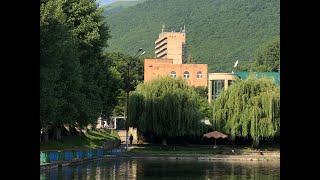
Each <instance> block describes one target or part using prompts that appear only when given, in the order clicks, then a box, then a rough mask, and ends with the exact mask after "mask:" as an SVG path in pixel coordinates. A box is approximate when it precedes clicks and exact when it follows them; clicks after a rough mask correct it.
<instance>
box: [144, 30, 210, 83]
mask: <svg viewBox="0 0 320 180" xmlns="http://www.w3.org/2000/svg"><path fill="white" fill-rule="evenodd" d="M185 40H186V39H185V32H162V33H160V35H159V38H158V39H157V40H156V41H155V56H156V58H154V59H145V60H144V82H148V81H150V80H153V79H155V78H158V77H163V76H169V77H172V78H183V79H186V81H187V83H188V84H189V85H191V86H202V87H207V86H208V65H207V64H185V63H184V62H185V60H184V58H185V50H184V46H185Z"/></svg>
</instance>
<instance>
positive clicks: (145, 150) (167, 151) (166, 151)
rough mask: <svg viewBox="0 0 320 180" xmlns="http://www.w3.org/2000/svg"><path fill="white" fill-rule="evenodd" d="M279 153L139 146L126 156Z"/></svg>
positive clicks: (276, 149) (272, 149)
mask: <svg viewBox="0 0 320 180" xmlns="http://www.w3.org/2000/svg"><path fill="white" fill-rule="evenodd" d="M260 150H261V151H262V152H264V153H278V152H279V151H280V149H279V147H262V148H260V149H255V148H251V147H247V146H225V145H224V146H218V147H217V148H215V149H214V148H213V147H212V146H207V145H190V146H156V145H151V146H150V145H138V146H132V148H131V149H130V151H128V152H127V153H126V155H132V156H135V155H137V156H143V155H148V156H162V155H218V154H221V155H244V154H254V153H259V152H260Z"/></svg>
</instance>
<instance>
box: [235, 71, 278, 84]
mask: <svg viewBox="0 0 320 180" xmlns="http://www.w3.org/2000/svg"><path fill="white" fill-rule="evenodd" d="M251 73H253V74H255V75H256V77H257V78H262V77H267V78H272V79H273V80H274V81H275V83H276V84H277V85H280V73H279V72H244V71H240V72H235V73H234V74H235V75H236V76H238V77H239V78H240V79H247V78H248V76H249V74H251Z"/></svg>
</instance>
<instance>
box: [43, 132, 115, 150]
mask: <svg viewBox="0 0 320 180" xmlns="http://www.w3.org/2000/svg"><path fill="white" fill-rule="evenodd" d="M117 140H119V136H118V133H117V131H115V130H114V131H113V130H90V131H87V133H85V135H84V136H70V137H64V138H63V140H61V141H54V140H52V141H49V142H47V143H41V144H40V151H45V150H66V149H88V148H98V147H101V146H102V145H103V144H104V143H105V142H108V141H109V142H112V141H117Z"/></svg>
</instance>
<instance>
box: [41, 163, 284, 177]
mask: <svg viewBox="0 0 320 180" xmlns="http://www.w3.org/2000/svg"><path fill="white" fill-rule="evenodd" d="M160 178H161V179H205V180H209V179H210V180H212V179H267V180H268V179H270V180H271V179H280V163H279V162H216V161H187V160H142V159H136V160H135V159H117V160H104V161H98V162H89V163H86V164H82V165H78V166H73V167H63V168H59V169H56V170H50V171H45V172H42V173H41V174H40V179H43V180H44V179H50V180H60V179H86V180H89V179H97V180H102V179H110V180H115V179H130V180H135V179H139V180H140V179H160Z"/></svg>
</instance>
